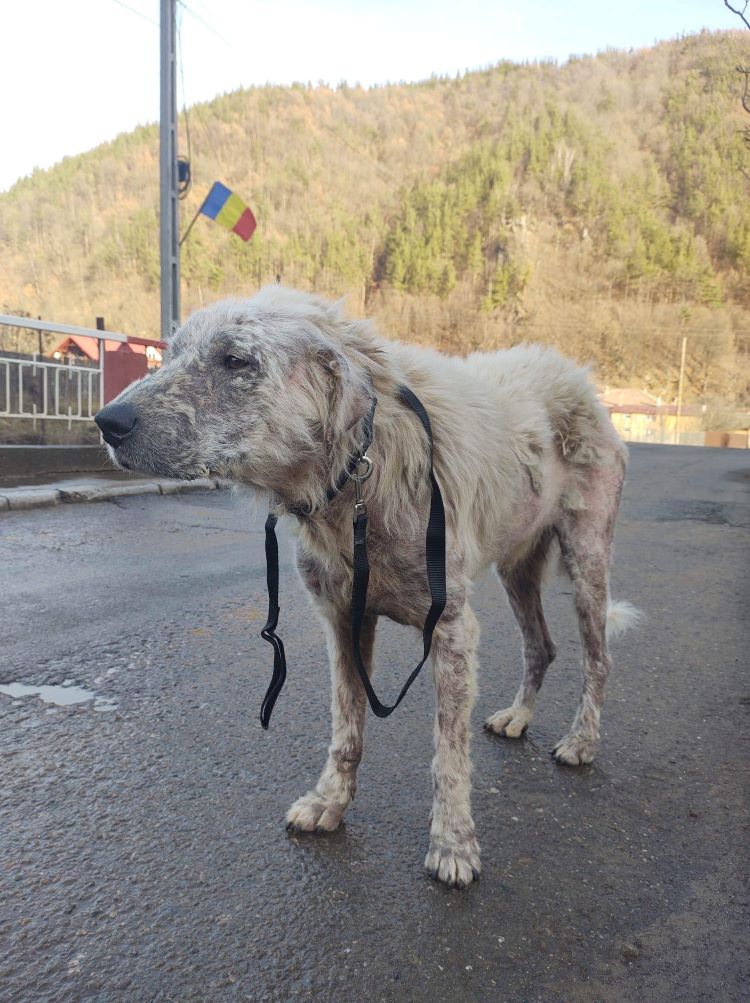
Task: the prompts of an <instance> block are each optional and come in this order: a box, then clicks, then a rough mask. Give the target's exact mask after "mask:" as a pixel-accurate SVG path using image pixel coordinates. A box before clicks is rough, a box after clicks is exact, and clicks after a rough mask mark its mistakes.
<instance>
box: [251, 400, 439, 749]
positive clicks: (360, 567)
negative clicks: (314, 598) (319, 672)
mask: <svg viewBox="0 0 750 1003" xmlns="http://www.w3.org/2000/svg"><path fill="white" fill-rule="evenodd" d="M398 393H399V397H400V399H401V401H402V402H403V403H404V404H406V406H407V407H409V408H411V410H412V411H413V412H414V413H415V414H416V416H417V418H419V421H420V422H421V424H422V427H423V428H424V430H425V434H426V436H427V444H428V451H429V461H430V465H429V471H430V486H431V498H430V515H429V519H428V521H427V535H426V543H425V556H426V565H427V581H428V584H429V587H430V597H431V600H432V603H431V605H430V609H429V611H428V613H427V617H426V619H425V623H424V629H423V631H422V642H423V655H422V660H421V661H420V662H419V664H418V665H417V666H416V668H414V669H413V670H412V672H411V674H410V676H409V678H408V679H407V680H406V682H405V683H404V685H403V687H402V689H401V692H400V693H399V695H398V697H397V699H396V702H395V703H394V704H392V705H391V706H386V705H385V704H383V703H382V702H381V701H380V700H379V699H378V696H377V694H376V693H375V690H374V689H373V688H372V683H371V682H370V677H369V676H368V674H367V669H366V668H365V664H364V661H363V659H362V652H361V650H360V637H361V633H362V623H363V621H364V617H365V610H366V607H367V587H368V584H369V580H370V562H369V559H368V556H367V508H366V506H365V503H364V501H363V499H362V484H363V482H364V481H365V480H367V478H368V477H369V476H370V474H371V473H372V461H371V460H370V458H369V456H367V449H368V448H369V445H370V443H371V441H372V432H373V416H374V412H375V404H376V400H375V398H374V397H373V402H372V406H371V408H370V412H369V414H368V415H367V416H366V418H365V419H364V422H363V446H362V448H361V450H360V452H359V454H358V455H356V456H353V457H351V458H350V460H349V462H348V463H347V466H346V469H345V471H344V474H343V475H342V477H341V478H339V481H338V482H337V484H336V486H335V487H334V488H333V489H331V490H329V492H328V496H327V497H328V500H329V501H330V500H332V498H333V497H335V495H336V494H337V493H339V492H340V491H341V490H343V488H344V487H345V486H346V484H347V483H348V481H349V480H353V481H354V485H355V489H356V496H355V505H354V580H353V583H352V601H351V607H350V609H351V618H352V651H353V654H354V662H355V665H356V667H357V672H358V673H359V678H360V679H361V681H362V685H363V686H364V689H365V693H366V694H367V699H368V701H369V703H370V707H371V708H372V711H373V713H374V714H375V715H376V716H377V717H389V716H390V715H391V714H392V713H393V712H394V710H395V709H396V708H397V707H398V705H399V704H400V703H401V701H402V700H403V699H404V697H405V696H406V694H407V693H408V691H409V689H410V687H411V685H412V683H413V682H414V680H415V679H416V678H417V676H418V675H419V673H420V671H421V669H422V666H423V665H424V663H425V662H426V661H427V658H428V656H429V654H430V649H431V647H432V635H433V633H434V630H435V626H436V624H437V622H438V620H439V619H440V616H441V615H442V613H443V610H444V609H445V604H446V601H447V597H448V596H447V584H446V573H445V507H444V505H443V496H442V495H441V493H440V488H439V486H438V483H437V480H436V478H435V471H434V466H433V440H432V426H431V425H430V419H429V417H428V415H427V412H426V410H425V409H424V406H423V405H422V402H421V401H420V400H419V398H418V397H417V395H416V394H415V393H414V392H413V391H412V390H410V389H409V388H408V387H406V386H402V387H399V391H398ZM363 464H364V467H365V469H364V471H363V472H362V473H361V474H360V473H359V470H360V469H361V467H362V465H363ZM296 514H298V515H305V514H309V513H303V512H298V513H296ZM276 522H277V517H276V516H275V515H274V514H273V513H269V515H268V518H267V519H266V581H267V584H268V619H267V621H266V625H265V627H264V628H263V630H262V631H261V637H262V638H263V639H264V640H266V641H268V642H269V644H271V645H273V649H274V659H273V676H272V678H271V683H270V685H269V687H268V690H267V692H266V695H265V697H264V699H263V704H262V706H261V709H260V723H261V725H262V726H263V728H266V729H267V728H268V724H269V721H270V719H271V713H272V711H273V708H274V704H275V703H276V700H277V698H278V695H279V693H280V692H281V689H282V687H283V685H284V681H285V679H286V657H285V654H284V645H283V644H282V641H281V639H280V638H279V637H278V636H277V635H276V633H275V631H276V626H277V624H278V620H279V547H278V542H277V540H276Z"/></svg>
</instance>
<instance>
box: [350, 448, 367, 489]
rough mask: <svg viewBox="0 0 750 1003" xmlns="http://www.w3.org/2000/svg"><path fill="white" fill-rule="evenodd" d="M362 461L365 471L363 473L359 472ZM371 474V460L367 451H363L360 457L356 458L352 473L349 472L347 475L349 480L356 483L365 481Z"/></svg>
mask: <svg viewBox="0 0 750 1003" xmlns="http://www.w3.org/2000/svg"><path fill="white" fill-rule="evenodd" d="M363 463H364V465H365V471H364V473H363V474H361V473H359V470H360V467H361V466H362V464H363ZM371 474H372V460H371V459H370V457H369V456H368V455H367V453H363V455H362V456H360V458H359V459H358V460H357V466H356V467H355V468H354V470H353V471H352V473H351V474H349V477H350V479H351V480H353V481H356V482H357V483H358V484H361V483H362V482H363V481H366V480H367V478H368V477H369V476H370V475H371Z"/></svg>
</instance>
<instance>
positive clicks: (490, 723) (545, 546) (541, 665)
mask: <svg viewBox="0 0 750 1003" xmlns="http://www.w3.org/2000/svg"><path fill="white" fill-rule="evenodd" d="M550 542H551V531H545V532H544V534H543V535H542V537H541V539H540V540H539V542H538V543H537V545H536V547H535V548H534V549H533V551H532V552H531V553H530V554H529V555H527V556H526V557H525V558H524V559H523V560H522V561H521V562H520V563H519V564H517V565H515V566H514V567H513V568H512V569H510V570H504V569H502V568H498V574H499V576H500V580H501V581H502V583H503V585H504V586H505V590H506V592H507V593H508V599H509V601H510V605H511V609H512V610H513V613H514V614H515V617H516V620H517V621H518V626H519V627H520V628H521V635H522V637H523V678H522V680H521V685H520V687H519V690H518V693H516V696H515V699H514V701H513V703H512V704H511V706H510V707H506V708H505V710H499V711H497V712H496V713H495V714H493V715H492V716H491V717H489V718H488V719H487V720H486V721H485V725H484V726H485V728H487V729H488V730H489V731H492V732H494V733H495V734H496V735H502V736H503V737H504V738H520V737H521V735H523V733H524V732H525V731H526V729H527V728H528V726H529V723H530V722H531V718H532V716H533V713H534V704H535V703H536V695H537V693H538V692H539V689H540V687H541V685H542V682H543V681H544V676H545V674H546V672H547V669H548V668H549V666H550V664H551V663H552V661H553V660H554V658H555V654H556V651H555V646H554V644H553V643H552V639H551V637H550V636H549V631H548V630H547V624H546V622H545V619H544V612H543V611H542V597H541V586H542V577H543V574H544V566H545V563H546V560H547V553H548V550H549V546H550Z"/></svg>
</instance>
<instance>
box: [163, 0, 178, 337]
mask: <svg viewBox="0 0 750 1003" xmlns="http://www.w3.org/2000/svg"><path fill="white" fill-rule="evenodd" d="M160 3H161V111H160V117H159V257H160V262H161V336H162V338H165V339H166V338H169V337H170V336H171V334H172V333H173V332H174V331H175V330H176V329H177V328H178V327H179V326H180V238H179V204H178V200H177V74H176V63H177V59H176V53H175V36H176V17H177V15H176V7H177V0H160Z"/></svg>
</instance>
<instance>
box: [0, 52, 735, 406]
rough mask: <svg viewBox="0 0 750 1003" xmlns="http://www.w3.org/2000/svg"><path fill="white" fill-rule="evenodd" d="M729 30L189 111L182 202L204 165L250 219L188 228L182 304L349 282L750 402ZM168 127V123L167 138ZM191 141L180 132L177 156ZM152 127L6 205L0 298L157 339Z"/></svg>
mask: <svg viewBox="0 0 750 1003" xmlns="http://www.w3.org/2000/svg"><path fill="white" fill-rule="evenodd" d="M749 50H750V36H749V35H748V34H747V33H744V34H741V33H735V32H728V33H720V34H712V33H703V34H701V35H698V36H692V37H686V38H682V39H679V40H676V41H673V42H669V43H663V44H660V45H658V46H655V47H654V48H651V49H647V50H641V51H637V52H630V53H624V52H617V51H609V52H606V53H603V54H601V55H598V56H596V57H584V58H573V59H571V60H569V61H568V62H567V63H565V64H564V65H562V66H558V65H556V64H553V63H540V64H533V65H514V64H512V63H508V62H504V63H500V64H499V65H497V66H495V67H493V68H492V69H489V70H486V71H481V72H474V73H468V74H466V75H465V76H462V77H460V78H457V79H433V80H429V81H426V82H424V83H421V84H408V85H405V84H402V85H393V86H384V87H379V88H374V89H369V90H364V89H362V88H357V87H347V86H341V87H339V88H337V89H336V90H331V89H329V88H327V87H323V86H317V87H313V86H309V85H297V86H293V87H288V88H283V87H262V88H253V89H250V90H244V91H240V92H236V93H233V94H228V95H225V96H222V97H219V98H217V99H215V100H214V101H211V102H210V103H208V104H203V105H199V106H196V107H194V108H192V109H191V110H190V122H189V124H190V132H191V138H192V152H193V172H194V182H195V183H194V187H193V190H192V192H191V193H190V195H189V197H188V199H187V200H186V202H185V203H183V221H184V223H185V224H186V222H187V220H189V218H190V217H191V216H192V214H193V212H194V211H195V209H196V208H197V206H198V204H199V202H200V200H201V199H202V197H203V195H204V194H205V192H206V191H207V189H208V187H210V184H211V183H212V182H213V181H214V180H216V179H220V180H222V181H223V182H224V183H225V184H227V185H229V186H230V187H231V188H233V189H234V190H235V191H237V192H238V193H239V194H240V195H241V196H242V197H243V198H244V199H245V200H246V201H247V202H248V203H249V204H250V205H251V206H252V208H253V210H254V212H255V214H256V216H257V218H258V222H259V226H258V230H257V232H256V234H255V236H254V237H253V239H252V240H251V241H250V242H249V243H247V244H245V243H243V242H242V241H241V240H239V239H238V238H237V237H235V236H232V235H230V234H228V233H227V232H226V231H225V230H223V229H221V228H220V227H218V226H216V225H215V224H213V223H212V222H211V221H209V220H207V219H205V218H201V219H199V221H198V223H197V224H196V226H195V228H194V229H193V231H192V234H191V236H190V238H189V240H188V242H187V244H186V245H185V248H184V257H183V285H184V290H183V307H184V310H185V311H186V312H187V311H188V310H190V309H191V308H193V307H195V306H198V305H200V304H201V303H203V302H207V301H209V300H211V299H214V298H217V297H219V296H223V295H227V294H240V295H246V294H249V293H251V292H252V290H253V289H254V288H256V287H257V286H258V285H259V284H260V283H263V282H267V281H273V280H275V279H276V277H277V276H278V275H280V276H281V278H282V281H283V282H285V283H287V284H290V285H300V286H304V287H308V288H312V289H316V290H318V291H320V292H323V293H326V294H331V295H340V294H344V293H348V294H350V297H349V299H350V309H351V310H352V311H354V312H356V311H362V310H367V311H368V313H370V314H371V315H373V316H374V317H375V318H376V319H377V320H378V321H379V323H380V326H381V328H382V329H383V331H384V333H387V334H389V335H390V336H393V337H400V338H402V339H406V340H418V341H422V342H429V343H433V344H437V345H439V346H440V347H444V348H447V349H450V350H453V351H458V352H464V351H468V350H472V349H476V348H491V347H499V346H507V345H510V344H514V343H516V342H518V341H523V340H540V341H544V342H548V343H553V344H556V345H558V346H559V347H560V348H562V349H563V350H565V351H567V352H569V353H571V354H573V355H575V356H577V357H578V358H580V359H581V360H585V361H592V362H593V363H594V364H595V367H596V372H597V378H598V379H599V381H600V382H601V383H610V384H623V383H638V384H639V385H642V386H644V387H646V388H648V389H651V390H654V391H655V392H657V393H661V394H663V395H665V396H667V397H673V396H674V393H675V389H676V380H677V369H678V363H679V348H680V339H681V337H682V335H684V334H688V335H689V349H688V365H687V391H688V399H692V400H702V401H706V402H708V403H711V402H712V401H719V400H725V401H736V402H746V401H747V399H748V393H749V391H750V373H749V366H748V360H749V358H750V298H749V294H750V277H749V275H748V268H749V267H750V199H749V198H748V196H749V195H750V182H749V181H748V177H750V149H748V148H747V147H746V146H745V144H744V141H743V135H742V130H743V129H744V128H745V126H746V125H748V124H750V120H748V117H747V116H746V115H745V113H744V112H743V111H742V108H741V104H740V94H741V79H740V77H739V76H738V74H737V72H736V70H735V67H736V65H737V64H738V63H741V62H744V63H746V64H747V63H749V62H750V51H749ZM183 136H184V130H183ZM182 152H185V150H184V143H183V150H182ZM157 207H158V137H157V130H156V128H155V127H154V126H149V127H144V128H140V129H137V130H136V131H135V132H133V133H131V134H128V135H122V136H119V137H118V138H117V139H116V140H114V141H113V142H112V143H109V144H106V145H104V146H102V147H99V148H98V149H96V150H93V151H91V152H90V153H86V154H82V155H80V156H78V157H72V158H68V159H66V160H64V161H63V162H62V163H61V164H59V165H57V166H56V167H55V168H53V169H51V170H49V171H38V172H36V173H35V174H34V175H33V176H32V177H31V178H29V179H27V180H24V181H21V182H19V183H18V184H17V185H15V186H14V188H12V189H11V191H10V192H8V193H6V194H4V195H0V257H1V260H2V267H1V269H0V307H1V308H2V310H3V311H4V312H20V311H24V312H29V313H32V314H34V315H38V314H40V315H42V316H44V317H50V318H55V319H58V320H60V321H68V322H78V323H86V324H91V323H92V320H93V317H94V316H95V315H96V314H103V315H104V316H105V318H106V321H107V325H108V326H109V327H111V328H117V329H120V330H124V331H127V332H129V333H132V334H138V335H146V336H156V335H157V334H158V317H159V310H158V274H159V250H158V247H159V245H158V218H157Z"/></svg>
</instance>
